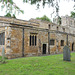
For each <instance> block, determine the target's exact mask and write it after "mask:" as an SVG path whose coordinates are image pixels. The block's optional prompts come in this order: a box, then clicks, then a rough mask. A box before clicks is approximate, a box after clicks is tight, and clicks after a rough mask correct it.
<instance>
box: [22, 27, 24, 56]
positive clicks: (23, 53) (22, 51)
mask: <svg viewBox="0 0 75 75" xmlns="http://www.w3.org/2000/svg"><path fill="white" fill-rule="evenodd" d="M22 57H24V28H23V31H22Z"/></svg>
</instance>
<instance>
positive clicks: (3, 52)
mask: <svg viewBox="0 0 75 75" xmlns="http://www.w3.org/2000/svg"><path fill="white" fill-rule="evenodd" d="M4 57H5V50H4V47H3V48H2V60H3V61H4Z"/></svg>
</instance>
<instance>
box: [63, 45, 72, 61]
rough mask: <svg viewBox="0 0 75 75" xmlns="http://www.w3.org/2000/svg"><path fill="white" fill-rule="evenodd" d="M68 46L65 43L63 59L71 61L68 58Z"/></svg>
mask: <svg viewBox="0 0 75 75" xmlns="http://www.w3.org/2000/svg"><path fill="white" fill-rule="evenodd" d="M70 57H71V56H70V48H69V47H68V46H67V45H66V46H64V48H63V60H64V61H71V59H70Z"/></svg>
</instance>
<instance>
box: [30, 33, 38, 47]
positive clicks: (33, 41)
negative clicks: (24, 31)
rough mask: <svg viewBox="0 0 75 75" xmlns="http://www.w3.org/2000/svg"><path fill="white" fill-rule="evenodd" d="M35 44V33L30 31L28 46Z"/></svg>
mask: <svg viewBox="0 0 75 75" xmlns="http://www.w3.org/2000/svg"><path fill="white" fill-rule="evenodd" d="M36 45H37V34H36V33H35V34H34V33H31V34H30V46H36Z"/></svg>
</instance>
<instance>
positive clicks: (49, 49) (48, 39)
mask: <svg viewBox="0 0 75 75" xmlns="http://www.w3.org/2000/svg"><path fill="white" fill-rule="evenodd" d="M48 53H49V54H50V24H49V25H48Z"/></svg>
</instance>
